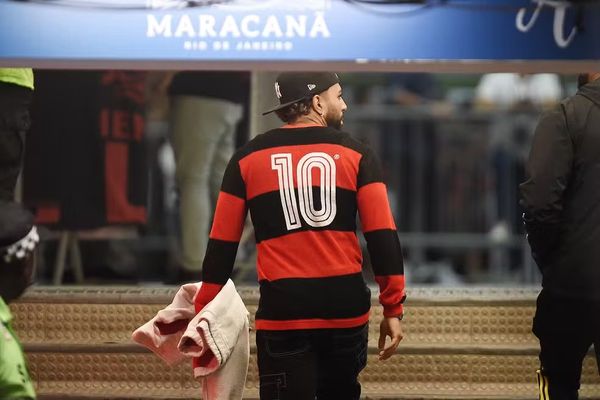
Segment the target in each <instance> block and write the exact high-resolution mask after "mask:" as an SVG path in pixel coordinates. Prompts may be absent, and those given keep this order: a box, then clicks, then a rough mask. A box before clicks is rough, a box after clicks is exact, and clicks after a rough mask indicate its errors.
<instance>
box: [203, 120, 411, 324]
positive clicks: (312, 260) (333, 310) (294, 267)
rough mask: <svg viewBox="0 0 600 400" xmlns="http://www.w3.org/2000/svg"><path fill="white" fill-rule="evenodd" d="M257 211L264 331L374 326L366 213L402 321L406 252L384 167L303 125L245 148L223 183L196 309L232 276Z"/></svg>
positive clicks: (331, 134)
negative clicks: (365, 254) (365, 269)
mask: <svg viewBox="0 0 600 400" xmlns="http://www.w3.org/2000/svg"><path fill="white" fill-rule="evenodd" d="M248 210H249V211H250V216H251V218H252V223H253V225H254V231H255V235H256V243H257V272H258V279H259V284H260V301H259V306H258V310H257V312H256V329H264V330H288V329H316V328H348V327H354V326H359V325H362V324H364V323H366V322H367V321H368V319H369V309H370V297H371V296H370V291H369V289H368V287H367V286H366V284H365V282H364V280H363V277H362V273H361V268H362V253H361V248H360V245H359V241H358V238H357V236H356V228H357V227H356V214H357V212H358V214H359V217H360V221H361V225H362V231H363V233H364V235H365V238H366V241H367V248H368V251H369V255H370V257H371V264H372V267H373V271H374V273H375V279H376V281H377V283H378V284H379V286H380V292H381V294H380V296H379V299H380V302H381V304H382V305H383V307H384V314H385V315H386V316H397V315H401V314H402V312H403V310H402V303H403V301H404V298H405V295H404V267H403V261H402V250H401V248H400V242H399V240H398V235H397V232H396V227H395V224H394V219H393V216H392V213H391V210H390V206H389V202H388V198H387V192H386V187H385V184H384V183H383V181H382V173H381V168H380V166H379V162H378V160H377V158H376V156H375V155H374V153H373V152H372V151H371V150H370V149H369V148H368V147H366V146H365V145H363V144H362V143H360V142H358V141H356V140H354V139H353V138H351V137H350V136H349V135H348V134H346V133H344V132H340V131H337V130H335V129H332V128H327V127H321V126H306V125H304V126H300V127H297V126H286V127H284V128H280V129H274V130H271V131H269V132H267V133H265V134H262V135H259V136H257V137H256V138H255V139H253V140H252V141H250V142H249V143H247V144H246V145H245V146H244V147H242V148H241V149H240V150H238V151H237V153H236V154H235V155H234V156H233V157H232V159H231V160H230V162H229V165H228V167H227V170H226V172H225V176H224V177H223V184H222V187H221V192H220V194H219V198H218V201H217V206H216V210H215V216H214V221H213V226H212V230H211V232H210V239H209V243H208V248H207V251H206V256H205V259H204V264H203V270H202V281H203V285H202V288H201V290H200V292H199V293H198V296H197V298H196V308H197V309H201V308H202V307H203V306H204V305H205V304H207V303H208V302H209V301H210V300H212V298H213V297H214V296H215V295H216V294H217V293H218V292H219V290H220V289H221V287H222V286H223V285H224V284H225V282H226V281H227V279H228V278H229V277H230V275H231V272H232V269H233V265H234V261H235V256H236V252H237V247H238V243H239V240H240V236H241V233H242V229H243V225H244V220H245V217H246V213H247V211H248Z"/></svg>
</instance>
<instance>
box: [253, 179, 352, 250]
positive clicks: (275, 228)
mask: <svg viewBox="0 0 600 400" xmlns="http://www.w3.org/2000/svg"><path fill="white" fill-rule="evenodd" d="M295 196H296V204H297V205H298V207H300V203H299V202H298V192H297V190H296V191H295ZM335 198H336V206H337V212H336V215H335V218H334V219H333V221H332V222H331V224H329V225H327V226H325V227H322V228H313V227H312V226H310V225H308V224H307V223H306V221H305V220H304V218H303V217H302V214H301V212H300V209H299V208H298V214H299V216H300V222H301V223H302V226H301V227H300V228H298V229H293V230H291V231H288V230H287V226H286V224H285V216H284V214H283V209H282V205H281V197H280V194H279V191H274V192H268V193H264V194H261V195H260V196H256V197H255V198H253V199H252V200H250V201H248V208H249V209H250V215H251V217H252V224H253V225H254V229H255V235H256V242H257V243H260V242H261V241H263V240H267V239H273V238H276V237H280V236H283V235H286V234H288V233H292V232H302V231H308V230H315V231H319V230H333V231H344V232H355V231H356V192H355V191H353V190H347V189H341V188H336V194H335ZM313 199H315V209H317V210H319V209H320V208H321V204H320V202H321V198H320V189H319V187H317V186H315V187H313Z"/></svg>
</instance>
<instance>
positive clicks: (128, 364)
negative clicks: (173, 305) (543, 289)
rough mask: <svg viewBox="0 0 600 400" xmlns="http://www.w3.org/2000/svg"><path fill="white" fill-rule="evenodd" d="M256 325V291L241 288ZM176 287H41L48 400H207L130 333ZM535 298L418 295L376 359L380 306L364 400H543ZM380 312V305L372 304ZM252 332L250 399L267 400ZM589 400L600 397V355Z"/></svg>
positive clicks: (587, 374) (42, 377)
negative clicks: (390, 345)
mask: <svg viewBox="0 0 600 400" xmlns="http://www.w3.org/2000/svg"><path fill="white" fill-rule="evenodd" d="M239 291H240V293H241V295H242V297H243V299H244V302H245V303H246V305H247V307H248V309H249V311H250V313H251V318H252V321H251V322H253V318H254V317H253V314H254V312H255V310H256V307H257V302H258V291H257V289H256V288H239ZM175 292H176V288H104V287H103V288H99V287H98V288H94V287H87V288H86V287H83V288H82V287H74V288H66V287H62V288H56V287H51V288H43V287H41V288H34V289H33V290H31V291H30V292H29V293H28V294H27V295H26V296H24V297H23V298H22V299H21V300H20V301H19V302H17V303H15V304H13V305H11V309H12V310H13V311H14V314H15V328H16V330H17V332H18V334H19V335H20V337H21V339H22V341H23V344H24V349H25V351H26V353H27V357H28V359H29V365H30V370H31V375H32V378H33V380H34V381H35V382H36V386H37V391H38V394H39V398H40V399H46V400H49V399H75V398H77V399H88V400H95V399H111V400H112V399H144V400H145V399H159V398H160V399H198V398H199V397H200V392H199V390H200V386H199V383H197V382H196V381H194V380H193V379H192V377H191V368H190V364H189V363H188V362H184V363H182V364H180V365H178V366H176V367H173V368H169V367H167V366H166V365H165V364H163V362H162V361H161V360H160V359H159V358H158V357H157V356H155V355H154V354H152V353H150V352H149V351H148V350H146V349H145V348H143V347H141V346H138V345H137V344H135V343H133V342H132V341H131V339H130V335H131V332H132V331H133V330H134V329H135V328H137V327H138V326H140V325H142V324H143V323H145V322H146V321H147V320H149V319H150V318H152V317H153V316H154V315H155V314H156V312H157V311H158V310H159V309H161V308H163V307H164V306H165V305H167V304H168V303H169V302H170V301H171V299H172V297H173V296H174V294H175ZM536 295H537V289H534V288H524V289H511V288H481V289H421V288H416V289H415V288H413V289H411V290H409V291H408V296H409V297H408V298H409V300H408V301H407V304H406V319H405V321H404V324H403V328H404V331H405V335H406V337H405V340H403V342H402V344H401V346H400V347H399V350H398V353H397V354H396V355H395V356H394V357H392V359H390V360H388V361H386V362H381V361H379V360H377V347H376V346H377V335H378V327H379V322H380V320H381V318H382V316H381V307H373V310H372V315H371V321H370V325H369V330H370V332H369V334H370V340H369V356H368V358H369V360H368V365H367V368H366V369H365V370H364V371H363V373H362V374H361V378H360V379H361V383H362V385H363V398H365V399H404V400H406V399H423V400H425V399H427V400H435V399H439V400H441V399H447V400H450V399H454V400H459V399H464V400H467V399H470V400H472V399H496V400H509V399H510V400H517V399H523V400H525V399H528V400H529V399H531V400H533V399H537V398H538V397H537V396H536V382H535V379H536V378H535V370H536V369H537V368H538V365H539V361H538V359H537V354H538V342H537V339H536V338H535V337H534V336H533V335H532V333H531V320H532V317H533V313H534V311H535V298H536ZM373 304H374V305H376V304H377V299H376V296H375V295H374V296H373ZM254 333H255V332H254V331H253V332H252V338H251V363H250V368H249V373H248V379H247V383H246V388H247V390H246V392H245V398H247V399H256V398H258V391H257V390H258V372H257V366H256V362H255V353H256V349H255V346H254V337H253V336H254ZM582 382H583V385H582V389H581V398H584V399H588V398H589V399H598V398H600V378H599V377H598V374H597V370H596V363H595V358H594V356H593V354H590V355H589V356H588V357H587V358H586V360H585V363H584V369H583V374H582Z"/></svg>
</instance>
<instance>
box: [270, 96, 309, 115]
mask: <svg viewBox="0 0 600 400" xmlns="http://www.w3.org/2000/svg"><path fill="white" fill-rule="evenodd" d="M304 99H306V97H300V98H299V99H296V100H292V101H288V102H287V103H283V104H280V105H278V106H277V107H275V108H272V109H270V110H269V111H265V112H263V113H262V115H267V114H270V113H272V112H273V111H277V110H281V109H283V108H286V107H288V106H291V105H292V104H294V103H297V102H299V101H301V100H304Z"/></svg>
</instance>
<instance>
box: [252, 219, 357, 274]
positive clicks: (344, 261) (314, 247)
mask: <svg viewBox="0 0 600 400" xmlns="http://www.w3.org/2000/svg"><path fill="white" fill-rule="evenodd" d="M257 249H258V255H257V262H256V264H257V271H258V279H259V280H263V279H266V280H269V281H274V280H277V279H284V278H321V277H327V276H338V275H348V274H354V273H356V272H360V271H361V266H362V253H361V250H360V246H359V244H358V238H357V237H356V234H355V233H354V232H338V231H305V232H297V233H292V234H288V235H285V236H281V237H278V238H274V239H269V240H264V241H262V242H260V243H259V244H258V245H257Z"/></svg>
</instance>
